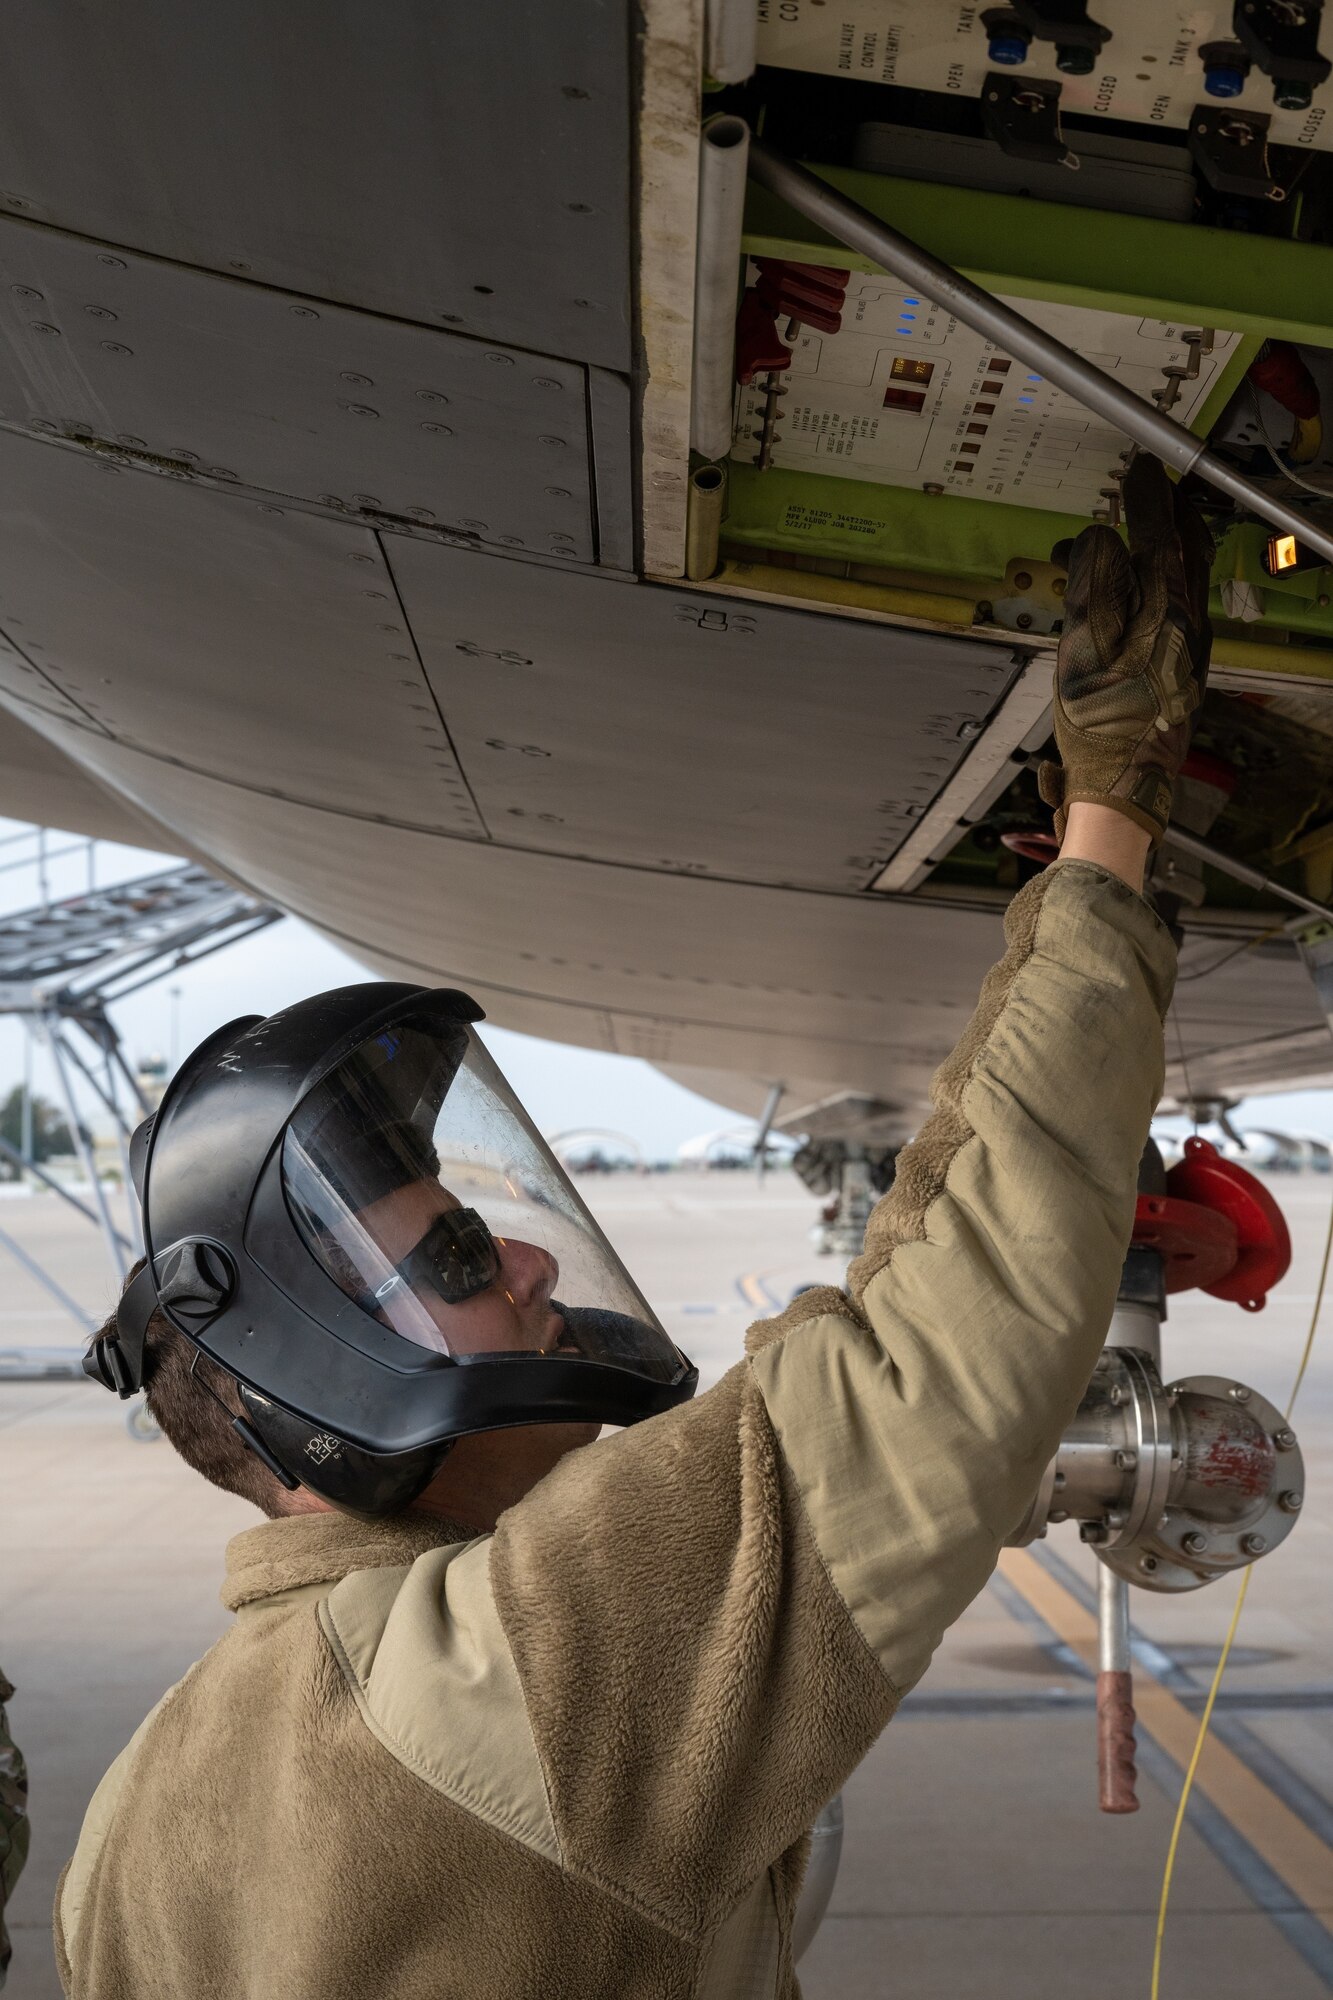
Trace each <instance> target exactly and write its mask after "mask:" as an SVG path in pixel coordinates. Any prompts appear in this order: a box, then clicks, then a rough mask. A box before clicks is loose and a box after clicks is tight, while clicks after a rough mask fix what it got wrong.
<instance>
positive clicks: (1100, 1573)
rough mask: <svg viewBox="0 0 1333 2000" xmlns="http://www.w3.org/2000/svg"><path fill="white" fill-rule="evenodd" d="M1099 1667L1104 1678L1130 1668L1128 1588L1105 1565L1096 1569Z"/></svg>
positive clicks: (1120, 1578)
mask: <svg viewBox="0 0 1333 2000" xmlns="http://www.w3.org/2000/svg"><path fill="white" fill-rule="evenodd" d="M1097 1665H1098V1668H1099V1669H1100V1671H1101V1672H1102V1673H1104V1674H1127V1673H1128V1672H1129V1667H1130V1659H1129V1585H1128V1584H1127V1583H1126V1582H1125V1579H1124V1578H1123V1577H1122V1576H1117V1575H1116V1573H1115V1571H1114V1570H1111V1569H1108V1568H1107V1567H1106V1564H1105V1563H1098V1565H1097Z"/></svg>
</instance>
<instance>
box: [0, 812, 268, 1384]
mask: <svg viewBox="0 0 1333 2000" xmlns="http://www.w3.org/2000/svg"><path fill="white" fill-rule="evenodd" d="M48 838H49V836H48V835H47V832H46V829H44V828H34V829H32V831H31V832H30V833H28V834H23V835H14V836H11V837H10V838H9V839H7V840H6V841H5V842H3V843H0V846H3V847H9V846H11V845H14V844H16V843H18V842H21V841H33V840H35V841H36V843H37V847H36V853H35V854H30V855H26V856H25V857H24V859H23V860H21V861H12V860H8V859H6V860H4V861H2V862H0V872H7V871H8V870H9V869H10V868H14V867H23V866H35V867H36V869H37V874H38V884H39V891H40V894H41V901H40V902H39V903H38V904H36V905H35V906H34V907H32V908H30V909H26V910H20V911H17V912H15V913H14V914H12V915H9V916H0V1017H3V1016H11V1017H14V1018H17V1019H18V1020H20V1021H21V1022H22V1023H23V1026H24V1029H25V1031H26V1035H27V1055H28V1060H27V1063H26V1066H25V1087H24V1100H23V1103H24V1114H25V1115H24V1117H23V1121H22V1131H21V1135H20V1143H19V1144H18V1145H15V1144H14V1143H13V1142H12V1140H10V1139H7V1138H6V1137H4V1136H3V1134H0V1159H7V1160H8V1161H9V1162H10V1164H11V1165H12V1166H13V1168H14V1169H15V1170H16V1171H17V1172H18V1173H20V1174H30V1175H31V1176H32V1177H33V1178H34V1179H35V1180H37V1181H40V1182H41V1183H42V1185H43V1186H45V1187H47V1188H49V1189H50V1190H51V1192H52V1193H54V1194H56V1195H58V1196H59V1197H60V1199H61V1200H62V1201H63V1202H65V1203H67V1204H68V1206H69V1207H70V1208H72V1209H74V1210H75V1211H76V1212H77V1213H78V1214H79V1215H81V1216H82V1217H83V1218H84V1219H85V1220H86V1221H88V1222H90V1223H92V1224H93V1225H94V1226H95V1227H96V1228H97V1229H99V1230H100V1231H101V1235H102V1240H103V1243H104V1244H105V1246H106V1251H107V1257H108V1260H109V1262H110V1265H111V1268H112V1271H113V1272H114V1274H115V1277H116V1279H117V1282H118V1283H119V1282H120V1281H123V1279H124V1277H125V1273H126V1271H127V1270H128V1268H129V1265H130V1263H131V1261H132V1260H133V1259H134V1258H136V1257H138V1256H139V1255H140V1254H141V1253H142V1249H143V1240H142V1233H141V1229H140V1222H139V1214H138V1207H137V1203H136V1201H135V1198H134V1190H133V1185H132V1182H131V1180H130V1172H129V1139H130V1134H131V1132H132V1131H133V1129H134V1126H135V1125H136V1124H137V1123H138V1121H139V1120H140V1119H141V1118H145V1117H147V1115H148V1113H149V1112H150V1111H151V1110H152V1109H153V1108H154V1107H153V1104H152V1102H151V1101H150V1099H149V1097H148V1095H147V1093H146V1092H145V1090H144V1087H143V1084H142V1082H141V1080H140V1078H139V1076H138V1075H136V1073H135V1070H134V1068H133V1066H132V1064H131V1063H130V1062H128V1061H127V1060H126V1056H125V1051H124V1046H123V1044H122V1041H121V1037H120V1034H119V1032H118V1030H117V1028H116V1025H115V1023H114V1021H113V1020H112V1018H111V1014H110V1012H109V1011H108V1010H109V1009H110V1008H111V1007H113V1006H114V1005H115V1004H116V1003H117V1002H118V1001H120V1000H124V999H126V998H128V996H129V995H130V994H131V993H137V992H139V991H140V990H141V989H142V988H143V987H145V986H150V985H152V984H153V983H154V982H155V981H157V980H160V979H164V978H166V977H167V976H168V975H169V974H171V973H173V972H177V971H179V970H181V969H182V968H184V967H185V966H189V965H197V964H198V963H199V962H200V960H201V959H205V958H208V957H210V956H211V955H212V953H214V952H216V951H221V950H222V949H223V948H224V947H225V946H227V945H229V944H236V943H238V942H239V941H240V940H241V939H242V938H245V937H250V936H252V935H253V934H254V933H255V932H256V931H261V930H264V929H265V928H266V927H267V926H268V925H269V924H273V923H276V922H278V921H279V919H280V917H281V915H282V912H281V911H280V910H275V909H273V908H271V907H270V906H269V905H268V904H265V903H260V902H258V901H256V899H255V898H254V897H253V896H250V895H248V894H246V893H245V891H243V890H241V889H235V888H232V887H231V886H230V885H229V884H228V883H226V882H219V881H218V880H216V878H215V877H213V876H211V875H209V874H207V873H206V872H205V870H204V869H202V868H198V867H196V866H194V865H193V864H192V863H189V864H185V865H183V866H180V867H176V868H168V869H164V870H163V871H162V872H161V873H160V874H157V875H144V876H140V877H138V878H137V879H136V880H134V881H131V882H119V883H116V884H114V885H113V886H110V887H107V888H98V887H96V886H95V881H94V868H95V857H94V852H93V848H94V843H93V842H91V841H88V842H75V843H72V844H70V845H68V846H62V847H59V848H57V849H55V850H51V849H48V847H47V840H48ZM82 849H86V851H87V857H88V887H87V889H86V890H85V891H84V892H83V893H82V894H80V895H75V896H67V897H65V898H64V899H63V900H61V901H59V902H52V901H51V900H50V899H49V895H48V890H47V874H46V865H47V862H48V861H50V860H55V859H57V858H58V857H59V856H60V855H67V854H70V853H73V852H77V851H80V850H82ZM34 1047H37V1048H42V1049H44V1050H45V1051H46V1053H47V1055H48V1056H49V1058H50V1061H51V1065H52V1068H53V1070H54V1073H55V1078H56V1085H57V1089H58V1091H59V1095H60V1100H61V1108H62V1110H63V1111H64V1114H65V1120H66V1123H67V1124H68V1127H69V1131H70V1136H71V1139H72V1141H73V1144H74V1148H75V1151H76V1153H77V1156H78V1159H79V1163H80V1165H81V1167H82V1169H83V1176H84V1179H85V1181H86V1183H87V1191H88V1194H87V1199H84V1198H83V1197H82V1195H81V1194H76V1193H75V1191H74V1190H73V1188H70V1187H67V1186H65V1185H64V1184H63V1182H62V1181H61V1180H60V1179H59V1178H58V1177H57V1176H56V1175H54V1174H52V1173H51V1172H50V1171H49V1169H48V1168H47V1167H45V1166H43V1165H42V1163H41V1162H40V1161H39V1160H38V1159H37V1158H36V1146H35V1142H34V1135H33V1130H32V1116H31V1104H32V1082H31V1079H32V1062H31V1054H32V1050H33V1048H34ZM85 1105H86V1106H87V1107H88V1109H89V1111H90V1112H91V1115H93V1116H96V1115H98V1113H99V1112H100V1113H101V1114H102V1115H103V1116H104V1117H106V1118H107V1119H109V1121H110V1125H111V1129H112V1131H113V1133H114V1135H115V1140H116V1145H117V1148H118V1150H119V1153H120V1162H121V1177H122V1181H123V1184H124V1186H125V1189H126V1193H127V1200H128V1231H129V1233H128V1235H127V1234H126V1233H125V1230H123V1229H121V1228H120V1227H119V1226H118V1225H117V1222H116V1219H115V1217H114V1215H113V1213H112V1207H111V1203H110V1201H109V1200H108V1197H107V1191H106V1186H105V1184H104V1182H103V1180H102V1178H101V1176H100V1175H99V1173H98V1170H97V1161H96V1157H95V1151H94V1143H93V1134H92V1130H91V1127H90V1125H89V1122H88V1118H87V1117H86V1116H85V1113H84V1107H85ZM93 1107H96V1109H95V1110H94V1109H93ZM0 1250H4V1251H7V1252H8V1254H9V1255H10V1256H11V1257H13V1258H14V1260H15V1261H16V1262H17V1263H18V1264H20V1265H21V1266H22V1267H23V1269H24V1270H25V1271H27V1273H28V1275H29V1276H30V1277H32V1278H33V1279H35V1280H36V1282H37V1283H38V1284H40V1285H41V1286H42V1287H43V1288H44V1289H45V1290H46V1291H47V1292H48V1293H49V1294H50V1296H51V1297H52V1298H53V1299H55V1301H56V1302H57V1304H58V1305H59V1306H60V1307H61V1308H62V1309H63V1310H64V1311H65V1312H67V1313H68V1314H69V1315H70V1317H71V1318H72V1319H73V1320H74V1321H75V1323H76V1324H77V1325H78V1327H79V1328H80V1330H81V1331H82V1332H84V1333H90V1332H92V1330H93V1323H92V1320H91V1319H90V1317H89V1315H88V1314H87V1313H86V1312H85V1311H84V1309H83V1308H82V1307H81V1306H80V1305H79V1304H78V1303H77V1301H76V1300H75V1299H73V1298H71V1296H70V1294H69V1293H68V1292H67V1291H66V1289H65V1287H64V1286H63V1285H62V1284H61V1283H60V1280H59V1278H58V1277H57V1276H56V1274H55V1273H54V1272H53V1271H50V1270H48V1269H47V1268H46V1266H45V1265H44V1264H42V1262H41V1261H40V1260H39V1259H38V1258H36V1257H34V1256H33V1255H32V1254H31V1252H30V1251H28V1250H27V1249H25V1248H24V1247H23V1246H22V1245H21V1244H19V1243H18V1242H16V1241H15V1239H14V1237H13V1236H12V1235H11V1234H10V1233H9V1231H8V1230H5V1229H3V1228H0ZM81 1354H82V1349H81V1348H72V1349H59V1348H54V1349H42V1348H11V1349H6V1350H3V1351H0V1380H9V1381H14V1380H31V1379H33V1378H34V1377H36V1378H47V1377H53V1376H54V1377H59V1376H65V1375H77V1374H79V1367H78V1362H79V1358H80V1356H81Z"/></svg>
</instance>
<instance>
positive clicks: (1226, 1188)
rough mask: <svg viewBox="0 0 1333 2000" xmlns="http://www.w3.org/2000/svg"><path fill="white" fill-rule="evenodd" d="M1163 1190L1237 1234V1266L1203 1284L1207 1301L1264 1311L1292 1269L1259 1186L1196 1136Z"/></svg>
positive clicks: (1284, 1238)
mask: <svg viewBox="0 0 1333 2000" xmlns="http://www.w3.org/2000/svg"><path fill="white" fill-rule="evenodd" d="M1166 1187H1167V1194H1168V1195H1169V1196H1171V1197H1173V1198H1174V1199H1175V1200H1177V1201H1180V1202H1193V1203H1197V1204H1198V1206H1199V1207H1200V1208H1204V1209H1209V1210H1211V1211H1212V1213H1213V1214H1214V1215H1215V1216H1219V1217H1225V1218H1226V1219H1227V1221H1229V1222H1230V1223H1231V1224H1232V1226H1233V1228H1234V1229H1235V1232H1236V1245H1237V1252H1238V1254H1237V1257H1236V1261H1235V1265H1234V1267H1233V1268H1232V1269H1231V1270H1230V1271H1229V1272H1227V1273H1226V1274H1225V1275H1223V1276H1220V1277H1219V1278H1217V1279H1216V1280H1214V1281H1212V1282H1206V1283H1205V1284H1204V1286H1203V1289H1204V1291H1205V1292H1207V1293H1208V1295H1209V1297H1210V1298H1214V1299H1231V1300H1232V1301H1233V1302H1234V1303H1235V1304H1236V1305H1238V1306H1243V1307H1244V1308H1245V1310H1246V1312H1260V1311H1262V1309H1263V1307H1264V1306H1265V1305H1266V1304H1267V1302H1268V1294H1269V1292H1271V1291H1272V1289H1273V1287H1274V1285H1275V1284H1277V1282H1278V1280H1279V1279H1280V1278H1284V1277H1285V1276H1286V1274H1287V1271H1288V1270H1289V1268H1290V1266H1291V1238H1290V1236H1289V1235H1288V1234H1287V1225H1286V1222H1285V1221H1284V1220H1283V1215H1282V1210H1281V1209H1280V1208H1279V1207H1278V1205H1277V1203H1276V1202H1275V1201H1274V1199H1273V1197H1272V1195H1271V1194H1270V1193H1269V1192H1268V1189H1267V1188H1266V1187H1265V1186H1264V1185H1263V1182H1262V1181H1260V1180H1258V1179H1257V1178H1256V1177H1255V1175H1253V1174H1252V1173H1250V1172H1249V1171H1248V1169H1247V1168H1245V1167H1242V1166H1238V1165H1237V1163H1236V1161H1235V1160H1224V1159H1223V1158H1222V1155H1221V1154H1220V1153H1219V1152H1218V1150H1217V1148H1216V1146H1213V1145H1210V1144H1209V1142H1208V1140H1207V1139H1200V1138H1197V1137H1196V1138H1193V1139H1187V1140H1186V1141H1185V1157H1184V1159H1183V1160H1181V1161H1179V1162H1178V1163H1177V1165H1175V1166H1174V1167H1172V1169H1171V1171H1170V1173H1169V1174H1168V1175H1167V1177H1166ZM1136 1240H1137V1237H1136ZM1167 1289H1168V1290H1170V1289H1171V1287H1170V1285H1169V1284H1168V1287H1167Z"/></svg>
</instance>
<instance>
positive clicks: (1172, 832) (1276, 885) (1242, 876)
mask: <svg viewBox="0 0 1333 2000" xmlns="http://www.w3.org/2000/svg"><path fill="white" fill-rule="evenodd" d="M1166 838H1167V839H1168V840H1169V841H1170V843H1171V845H1172V847H1178V848H1179V849H1180V851H1181V853H1182V854H1192V855H1193V856H1194V858H1195V860H1196V861H1206V862H1207V863H1208V865H1209V867H1211V868H1216V869H1217V871H1218V873H1219V874H1221V875H1230V876H1231V877H1232V878H1233V880H1235V881H1237V882H1244V883H1245V885H1246V886H1247V888H1250V889H1262V890H1264V891H1265V892H1266V893H1267V894H1268V895H1270V896H1276V897H1278V898H1279V900H1280V901H1282V902H1284V903H1292V904H1294V905H1295V907H1296V908H1297V909H1298V910H1305V911H1307V912H1308V913H1309V915H1310V916H1312V917H1320V918H1322V919H1323V921H1324V922H1325V923H1326V924H1333V909H1330V908H1329V906H1328V904H1327V903H1316V902H1315V901H1314V899H1313V897H1311V896H1303V895H1302V894H1301V892H1300V890H1299V889H1288V888H1287V886H1286V884H1285V883H1283V882H1275V881H1274V880H1273V878H1272V876H1271V875H1265V874H1264V873H1263V871H1262V869H1259V868H1251V867H1250V866H1249V864H1248V863H1247V862H1244V861H1233V860H1232V858H1231V856H1230V855H1229V854H1223V853H1221V852H1220V851H1219V850H1218V849H1217V848H1216V847H1212V846H1210V845H1209V843H1208V842H1207V841H1206V840H1200V839H1199V836H1198V835H1197V834H1196V833H1186V832H1185V829H1184V828H1183V827H1180V826H1168V828H1167V829H1166Z"/></svg>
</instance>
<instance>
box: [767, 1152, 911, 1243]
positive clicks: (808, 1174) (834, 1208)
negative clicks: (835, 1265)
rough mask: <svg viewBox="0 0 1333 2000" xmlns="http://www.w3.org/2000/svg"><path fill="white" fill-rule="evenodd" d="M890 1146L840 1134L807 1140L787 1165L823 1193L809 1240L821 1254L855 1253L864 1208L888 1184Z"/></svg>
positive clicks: (867, 1208) (862, 1234) (866, 1209)
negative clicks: (867, 1143) (858, 1142)
mask: <svg viewBox="0 0 1333 2000" xmlns="http://www.w3.org/2000/svg"><path fill="white" fill-rule="evenodd" d="M897 1157H898V1154H897V1148H896V1147H893V1146H858V1145H855V1144H854V1143H852V1142H851V1141H849V1140H846V1139H819V1140H811V1141H809V1142H808V1143H807V1144H806V1145H804V1146H802V1147H801V1150H800V1151H799V1152H798V1153H797V1155H796V1157H795V1159H794V1160H793V1161H792V1165H793V1166H794V1167H795V1169H796V1172H797V1173H798V1174H799V1175H800V1177H801V1179H802V1180H803V1181H804V1182H805V1185H806V1186H807V1187H808V1188H809V1189H810V1192H811V1193H812V1194H822V1195H825V1196H827V1197H828V1199H827V1200H826V1202H825V1204H824V1207H823V1210H822V1211H821V1213H820V1218H819V1221H818V1222H817V1223H816V1224H815V1226H814V1228H813V1229H812V1230H811V1232H810V1239H811V1241H812V1242H813V1244H814V1246H815V1250H816V1252H817V1253H818V1255H819V1256H821V1257H835V1256H836V1257H842V1258H844V1259H847V1258H851V1257H857V1256H859V1255H860V1253H861V1247H862V1245H863V1243H864V1242H865V1233H866V1224H867V1222H869V1220H870V1211H871V1209H872V1208H873V1207H874V1206H875V1203H876V1202H877V1201H878V1200H879V1197H880V1196H881V1195H882V1194H887V1193H888V1191H889V1189H890V1188H891V1187H892V1186H893V1170H894V1162H895V1161H896V1159H897Z"/></svg>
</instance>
